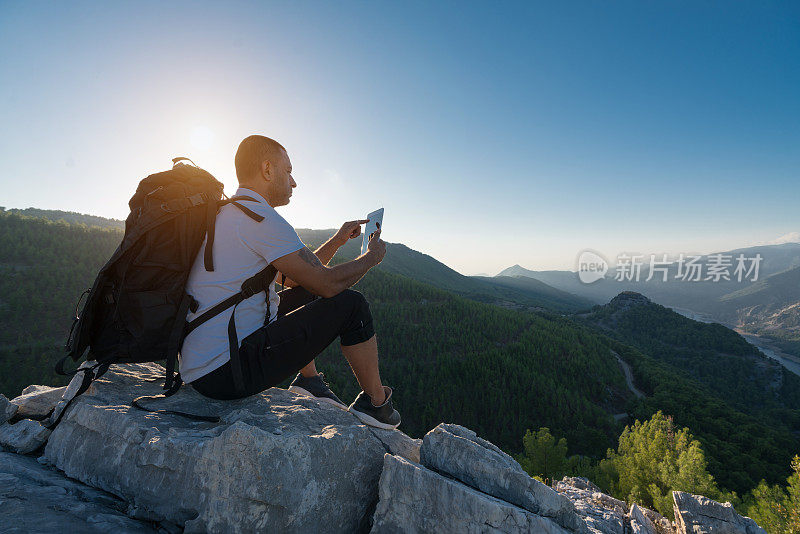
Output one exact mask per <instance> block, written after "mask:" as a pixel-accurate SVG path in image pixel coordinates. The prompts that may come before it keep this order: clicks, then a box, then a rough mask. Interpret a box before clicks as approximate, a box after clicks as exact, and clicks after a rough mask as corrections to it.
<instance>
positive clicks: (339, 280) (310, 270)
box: [272, 231, 386, 298]
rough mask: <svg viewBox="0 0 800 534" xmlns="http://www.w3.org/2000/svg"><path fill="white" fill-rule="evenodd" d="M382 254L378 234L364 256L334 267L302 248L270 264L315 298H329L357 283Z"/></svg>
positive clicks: (379, 260)
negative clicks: (315, 296)
mask: <svg viewBox="0 0 800 534" xmlns="http://www.w3.org/2000/svg"><path fill="white" fill-rule="evenodd" d="M385 254H386V243H384V242H383V241H382V240H381V239H380V231H378V232H376V233H375V236H374V237H373V238H372V239H371V240H370V242H369V249H368V250H367V252H366V253H364V254H362V255H361V256H359V257H358V258H356V259H354V260H353V261H348V262H346V263H342V264H339V265H336V266H334V267H328V266H326V265H323V264H322V262H321V261H320V259H319V258H318V257H317V256H316V255H314V254H313V253H312V252H311V251H310V250H308V248H306V247H304V248H301V249H300V250H298V251H295V252H292V253H291V254H287V255H285V256H282V257H280V258H278V259H277V260H275V261H273V262H272V264H273V265H274V266H275V267H276V268H277V269H278V270H279V271H280V272H282V273H285V274H286V276H288V277H291V278H292V280H294V281H296V282H297V283H299V284H300V285H302V286H303V287H304V288H306V289H307V290H309V291H311V292H312V293H314V294H315V295H319V296H321V297H324V298H329V297H333V296H335V295H338V294H339V293H341V292H342V291H344V290H345V289H347V288H348V287H350V286H352V285H353V284H355V283H356V282H358V281H359V280H360V279H361V278H362V277H363V276H364V275H365V274H366V273H367V271H369V270H370V269H371V268H372V267H374V266H375V265H377V264H379V263H380V262H381V260H382V259H383V256H384V255H385Z"/></svg>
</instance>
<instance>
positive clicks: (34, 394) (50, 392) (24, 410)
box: [11, 385, 67, 419]
mask: <svg viewBox="0 0 800 534" xmlns="http://www.w3.org/2000/svg"><path fill="white" fill-rule="evenodd" d="M66 389H67V387H66V386H64V387H60V388H51V387H49V386H38V385H31V386H28V387H26V388H25V389H23V390H22V394H21V395H20V396H19V397H16V398H14V399H12V400H11V403H12V404H16V405H17V406H18V407H19V411H18V412H17V417H18V418H22V419H44V418H45V417H46V416H47V414H49V413H50V410H52V409H53V407H54V406H55V405H56V404H57V403H58V401H60V400H61V395H63V394H64V391H65V390H66Z"/></svg>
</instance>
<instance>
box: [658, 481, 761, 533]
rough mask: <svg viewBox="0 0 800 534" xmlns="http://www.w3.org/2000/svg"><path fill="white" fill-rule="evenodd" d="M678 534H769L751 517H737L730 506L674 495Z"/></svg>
mask: <svg viewBox="0 0 800 534" xmlns="http://www.w3.org/2000/svg"><path fill="white" fill-rule="evenodd" d="M672 501H673V504H674V509H675V524H676V526H677V532H678V534H706V533H709V534H710V533H714V534H717V533H718V534H766V531H765V530H764V529H762V528H761V527H759V526H758V525H757V524H756V522H755V521H753V520H752V519H750V518H749V517H742V516H740V515H739V514H737V513H736V510H734V509H733V505H731V503H729V502H726V503H725V504H721V503H718V502H717V501H714V500H712V499H709V498H708V497H704V496H702V495H693V494H691V493H686V492H683V491H673V492H672Z"/></svg>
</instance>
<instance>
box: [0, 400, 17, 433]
mask: <svg viewBox="0 0 800 534" xmlns="http://www.w3.org/2000/svg"><path fill="white" fill-rule="evenodd" d="M17 410H19V406H17V405H16V404H14V403H13V402H9V400H8V399H7V398H6V396H5V395H2V394H0V425H2V424H3V423H5V422H6V421H8V420H9V419H11V418H12V417H14V415H16V413H17Z"/></svg>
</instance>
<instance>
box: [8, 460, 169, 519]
mask: <svg viewBox="0 0 800 534" xmlns="http://www.w3.org/2000/svg"><path fill="white" fill-rule="evenodd" d="M124 510H125V503H124V502H122V501H120V500H119V499H116V498H115V497H113V496H111V495H109V494H107V493H105V492H102V491H99V490H96V489H94V488H90V487H88V486H85V485H83V484H81V483H79V482H75V481H74V480H70V479H68V478H67V477H65V476H64V475H62V474H60V473H58V472H56V471H55V470H52V469H48V468H47V467H44V466H42V465H40V464H39V463H38V462H37V461H36V460H35V459H34V458H31V457H28V456H20V455H18V454H11V453H8V452H0V517H2V519H1V520H0V531H2V532H4V533H6V532H7V533H20V534H21V533H25V534H33V533H48V534H49V533H52V532H86V533H92V532H95V533H105V532H114V533H119V534H145V533H151V534H152V533H154V532H156V530H155V529H154V528H153V527H152V526H150V525H148V524H145V523H141V522H139V521H135V520H133V519H130V518H128V517H126V515H125V514H124Z"/></svg>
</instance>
